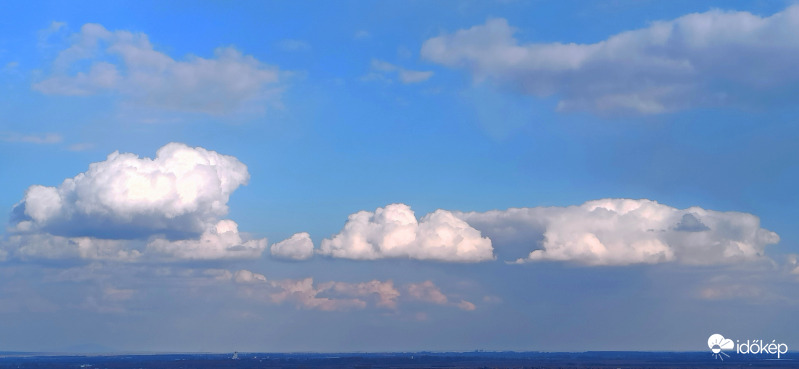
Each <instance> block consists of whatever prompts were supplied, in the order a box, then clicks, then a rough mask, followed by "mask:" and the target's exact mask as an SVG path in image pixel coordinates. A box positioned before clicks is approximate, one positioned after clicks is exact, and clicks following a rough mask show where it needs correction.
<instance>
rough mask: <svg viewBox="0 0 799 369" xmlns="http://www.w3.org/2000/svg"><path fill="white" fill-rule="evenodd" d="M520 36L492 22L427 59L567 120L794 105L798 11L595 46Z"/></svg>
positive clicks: (675, 27)
mask: <svg viewBox="0 0 799 369" xmlns="http://www.w3.org/2000/svg"><path fill="white" fill-rule="evenodd" d="M516 33H517V30H516V29H514V28H513V27H511V26H510V25H509V24H508V22H507V21H506V20H505V19H501V18H495V19H489V20H488V21H487V22H486V23H485V24H482V25H477V26H474V27H472V28H469V29H462V30H459V31H456V32H454V33H452V34H445V35H442V36H438V37H434V38H431V39H429V40H427V41H426V42H425V43H424V45H423V46H422V50H421V56H422V57H423V58H425V59H427V60H430V61H433V62H436V63H439V64H441V65H444V66H447V67H452V68H462V69H466V70H468V71H469V72H471V73H472V74H473V75H474V77H475V79H476V80H477V81H483V80H488V81H491V82H492V83H495V84H497V85H500V86H503V87H505V88H509V89H511V90H515V91H520V92H522V93H525V94H530V95H535V96H542V97H543V96H556V97H557V98H558V99H559V104H558V109H560V110H588V111H593V112H599V113H614V112H635V113H641V114H654V113H662V112H668V111H675V110H680V109H686V108H689V107H703V106H722V105H735V104H753V103H754V104H758V101H760V102H762V101H764V99H763V96H764V95H768V94H772V93H776V94H780V96H786V94H787V95H789V96H796V93H795V92H796V89H795V88H794V86H795V85H796V82H797V80H799V72H797V70H796V68H794V66H795V65H796V64H797V63H798V62H799V39H797V38H796V37H795V35H796V34H797V33H799V6H791V7H789V8H787V9H785V10H784V11H782V12H780V13H777V14H774V15H772V16H769V17H760V16H757V15H754V14H751V13H748V12H734V11H729V12H728V11H721V10H711V11H708V12H705V13H695V14H688V15H685V16H682V17H680V18H677V19H675V20H672V21H659V22H653V23H652V24H651V25H650V26H649V27H647V28H642V29H637V30H632V31H627V32H623V33H619V34H616V35H613V36H611V37H609V38H607V39H606V40H603V41H600V42H597V43H594V44H575V43H558V42H556V43H521V42H519V41H518V40H517V39H516V38H515V37H514V35H515V34H516ZM792 92H793V93H792ZM752 98H754V99H752Z"/></svg>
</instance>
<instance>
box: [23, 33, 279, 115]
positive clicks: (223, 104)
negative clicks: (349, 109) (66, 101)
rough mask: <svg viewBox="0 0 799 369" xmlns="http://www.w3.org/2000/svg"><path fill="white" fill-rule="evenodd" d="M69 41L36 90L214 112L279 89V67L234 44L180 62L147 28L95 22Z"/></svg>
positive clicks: (224, 110)
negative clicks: (112, 26) (115, 27)
mask: <svg viewBox="0 0 799 369" xmlns="http://www.w3.org/2000/svg"><path fill="white" fill-rule="evenodd" d="M70 40H71V45H70V46H69V47H68V48H66V49H65V50H63V51H61V52H60V53H59V54H58V57H57V58H56V60H55V62H54V63H53V70H52V73H51V75H49V76H47V77H46V78H45V79H43V80H41V81H39V82H37V83H35V84H34V85H33V88H34V89H36V90H38V91H41V92H43V93H46V94H56V95H92V94H97V93H102V92H113V93H117V94H119V95H121V96H124V97H125V98H127V99H128V100H129V101H132V102H135V103H137V104H141V105H144V106H149V107H155V108H163V109H170V110H179V111H191V112H203V113H212V114H225V113H230V112H234V111H237V110H239V109H241V108H242V107H243V106H244V105H245V104H246V103H248V102H250V101H255V100H263V99H265V98H268V97H273V96H276V95H277V93H278V92H279V90H278V89H276V88H275V87H276V85H277V83H278V82H279V81H280V73H279V72H278V70H277V68H275V67H271V66H267V65H264V64H263V63H261V62H260V61H258V60H257V59H255V58H254V57H252V56H248V55H243V54H242V53H241V52H239V51H238V50H236V49H235V48H233V47H224V48H218V49H216V50H215V51H214V57H213V58H201V57H198V56H189V57H187V58H186V60H183V61H178V60H174V59H172V58H171V57H170V56H168V55H166V54H164V53H162V52H160V51H157V50H155V48H154V47H153V45H152V44H151V43H150V41H149V38H148V37H147V35H145V34H143V33H132V32H129V31H109V30H107V29H105V27H103V26H102V25H99V24H93V23H88V24H85V25H84V26H83V27H81V30H80V32H78V33H76V34H74V35H72V37H71V38H70ZM84 65H86V67H85V68H82V66H84ZM76 69H77V70H78V71H77V72H75V70H76Z"/></svg>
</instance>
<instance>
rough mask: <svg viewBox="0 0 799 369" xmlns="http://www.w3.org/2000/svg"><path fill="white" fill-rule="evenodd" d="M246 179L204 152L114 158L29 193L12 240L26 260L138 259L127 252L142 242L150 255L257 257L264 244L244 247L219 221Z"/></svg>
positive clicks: (174, 147) (166, 150)
mask: <svg viewBox="0 0 799 369" xmlns="http://www.w3.org/2000/svg"><path fill="white" fill-rule="evenodd" d="M248 180H249V173H248V172H247V167H246V166H245V165H244V164H243V163H241V162H240V161H239V160H238V159H236V158H235V157H232V156H227V155H221V154H219V153H216V152H214V151H209V150H205V149H203V148H201V147H196V148H193V147H189V146H186V145H184V144H180V143H170V144H167V145H165V146H164V147H162V148H160V149H159V150H158V152H157V154H156V157H155V158H154V159H150V158H139V157H138V156H136V155H134V154H126V153H122V154H121V153H118V152H114V153H112V154H110V155H109V156H108V158H107V159H106V160H105V161H102V162H98V163H93V164H91V165H90V166H89V170H88V171H86V172H84V173H80V174H78V175H77V176H75V177H73V178H68V179H66V180H64V182H63V183H62V184H61V185H59V186H58V187H48V186H41V185H33V186H31V187H30V188H28V190H27V191H26V193H25V196H24V198H23V199H22V201H20V203H19V204H17V205H16V206H15V207H14V209H13V211H12V217H11V226H10V231H11V232H12V233H13V234H14V235H13V237H11V238H10V239H9V241H10V244H13V245H14V247H13V248H16V249H17V252H18V253H19V255H21V256H28V257H60V256H67V255H73V256H74V255H78V256H80V257H81V258H90V259H120V258H122V259H125V258H135V257H138V256H139V252H138V251H135V250H129V251H125V250H123V249H124V248H126V247H127V248H131V247H135V246H136V244H137V242H138V243H143V241H145V240H147V245H146V250H147V251H152V252H154V253H157V254H161V255H169V256H170V257H175V258H180V259H217V258H239V257H242V258H249V257H257V256H259V255H260V254H261V252H262V251H263V250H264V249H265V248H266V240H249V241H245V240H243V239H242V237H241V235H240V234H239V233H238V226H237V225H236V223H235V222H233V221H232V220H220V217H222V216H224V215H225V214H227V211H228V208H227V202H228V199H229V197H230V194H231V193H232V192H233V191H235V190H236V189H237V188H238V187H239V186H241V185H244V184H246V183H247V181H248ZM124 240H134V241H132V242H121V241H124ZM134 251H135V252H134Z"/></svg>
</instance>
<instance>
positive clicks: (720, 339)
mask: <svg viewBox="0 0 799 369" xmlns="http://www.w3.org/2000/svg"><path fill="white" fill-rule="evenodd" d="M707 347H709V348H710V351H712V352H713V354H718V353H720V352H721V351H722V350H732V349H733V348H735V344H734V343H733V342H732V340H731V339H727V338H724V336H722V335H720V334H718V333H716V334H713V335H711V336H710V337H709V338H708V339H707Z"/></svg>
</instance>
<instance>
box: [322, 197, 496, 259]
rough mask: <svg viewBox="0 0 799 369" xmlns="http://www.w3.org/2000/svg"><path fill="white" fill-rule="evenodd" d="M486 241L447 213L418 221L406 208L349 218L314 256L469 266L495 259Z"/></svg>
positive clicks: (393, 207)
mask: <svg viewBox="0 0 799 369" xmlns="http://www.w3.org/2000/svg"><path fill="white" fill-rule="evenodd" d="M493 250H494V249H493V247H492V246H491V240H489V239H488V238H487V237H483V236H482V235H481V234H480V232H479V231H478V230H476V229H474V228H472V227H471V226H470V225H469V224H467V223H466V222H464V221H463V220H461V219H459V218H457V217H455V216H454V215H453V214H452V213H451V212H449V211H446V210H436V211H435V212H432V213H430V214H427V215H425V216H424V217H422V218H421V219H419V220H417V219H416V215H415V214H414V212H413V210H411V208H410V207H409V206H408V205H405V204H390V205H387V206H386V207H384V208H378V209H376V210H375V211H374V212H370V211H360V212H357V213H355V214H352V215H350V216H349V218H348V220H347V223H346V224H345V225H344V228H343V229H342V230H341V232H339V233H338V234H336V235H334V236H333V237H332V238H329V239H325V240H323V241H322V243H321V247H320V248H319V251H318V252H319V253H320V254H322V255H326V256H331V257H335V258H346V259H357V260H375V259H384V258H410V259H418V260H433V261H443V262H463V263H474V262H481V261H489V260H494V254H493Z"/></svg>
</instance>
